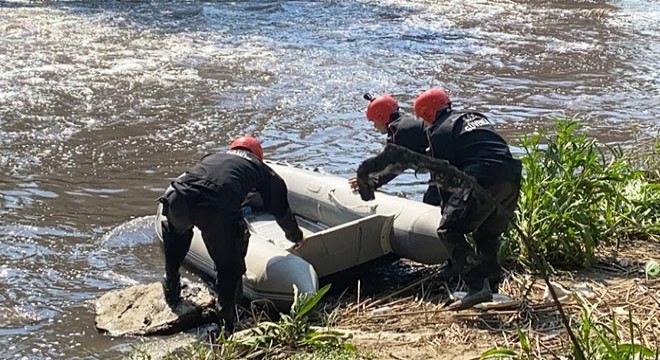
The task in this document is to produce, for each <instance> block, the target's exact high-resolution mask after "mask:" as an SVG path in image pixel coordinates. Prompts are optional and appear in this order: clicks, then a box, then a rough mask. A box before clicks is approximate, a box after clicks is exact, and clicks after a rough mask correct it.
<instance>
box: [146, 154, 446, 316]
mask: <svg viewBox="0 0 660 360" xmlns="http://www.w3.org/2000/svg"><path fill="white" fill-rule="evenodd" d="M268 165H269V166H270V167H271V168H272V169H273V170H274V171H275V172H277V173H278V174H279V175H280V176H281V177H282V178H283V179H284V181H285V182H286V184H287V187H288V189H289V203H290V206H291V209H292V210H293V212H294V213H295V214H296V218H297V220H298V224H299V225H300V227H301V228H302V230H303V233H304V234H305V238H306V239H307V241H306V242H305V244H304V245H303V246H302V247H301V248H300V249H298V250H295V251H294V250H290V249H291V248H292V246H293V245H294V244H293V243H291V242H289V241H288V240H286V238H285V236H284V232H283V231H282V230H281V229H280V228H279V227H278V226H277V224H276V222H275V220H274V218H273V217H272V216H271V215H269V214H266V213H255V214H253V215H249V216H247V220H248V222H249V223H250V232H251V233H252V234H251V235H252V236H251V237H250V244H249V246H248V252H247V256H246V259H245V262H246V266H247V271H246V274H245V275H244V277H243V295H244V296H246V297H247V298H248V299H251V300H258V299H268V300H270V301H272V302H273V303H275V304H276V305H277V306H278V307H279V308H281V309H286V308H287V307H288V306H289V305H290V304H291V302H292V301H293V284H295V285H296V287H297V288H298V290H299V291H300V292H303V293H312V292H315V291H316V290H317V289H318V284H319V278H323V277H326V276H328V275H332V274H336V273H339V272H341V271H344V270H348V269H351V268H354V267H357V266H360V265H363V264H366V263H372V262H373V261H375V260H377V259H379V258H383V257H386V256H392V254H395V255H398V256H400V257H403V258H407V259H411V260H414V261H417V262H421V263H425V264H439V263H442V262H444V261H445V260H447V259H448V258H449V248H448V246H447V245H446V244H444V243H442V242H441V241H440V240H438V237H437V235H436V228H437V226H438V223H439V221H440V209H439V208H437V207H434V206H431V205H427V204H424V203H422V202H419V201H413V200H409V199H405V198H401V197H397V196H393V195H388V194H385V193H381V192H379V193H378V195H377V196H376V200H374V201H370V202H365V201H362V199H360V196H359V195H358V194H357V193H353V192H352V191H351V189H350V187H349V185H348V182H347V180H346V179H344V178H340V177H337V176H332V175H328V174H323V173H320V172H317V171H312V170H306V169H302V168H298V167H294V166H290V165H283V164H277V163H270V162H268ZM161 210H162V208H161V207H160V206H159V208H158V213H157V217H156V232H157V233H158V237H159V238H160V239H161V240H162V233H161V226H160V224H161V222H162V221H163V220H164V219H163V216H162V214H161ZM186 261H187V262H188V263H189V264H190V265H192V266H193V267H194V268H195V269H197V270H199V271H202V272H203V273H205V274H208V275H210V276H213V277H214V276H215V270H214V265H213V261H212V260H211V258H210V256H209V254H208V252H207V251H206V248H205V246H204V242H203V240H202V238H201V234H200V232H199V231H198V230H197V229H194V236H193V241H192V244H191V247H190V251H189V253H188V255H187V257H186Z"/></svg>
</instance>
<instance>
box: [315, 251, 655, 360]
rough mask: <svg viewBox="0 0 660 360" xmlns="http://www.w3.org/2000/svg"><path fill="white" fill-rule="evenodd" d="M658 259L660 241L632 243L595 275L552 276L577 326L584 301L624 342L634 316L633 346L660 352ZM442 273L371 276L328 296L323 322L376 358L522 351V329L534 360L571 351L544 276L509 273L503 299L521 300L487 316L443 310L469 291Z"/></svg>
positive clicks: (411, 269) (605, 254)
mask: <svg viewBox="0 0 660 360" xmlns="http://www.w3.org/2000/svg"><path fill="white" fill-rule="evenodd" d="M658 254H660V243H658V242H652V241H633V242H630V243H627V244H625V245H623V246H622V248H620V249H619V250H618V251H616V250H615V249H606V250H603V251H601V252H600V253H599V255H598V256H599V257H598V258H599V262H598V264H597V265H596V266H595V267H594V268H593V269H590V270H584V271H575V272H565V273H560V274H558V275H556V276H553V277H552V281H553V282H556V283H558V284H560V286H561V287H563V288H564V289H566V290H568V291H571V292H574V293H575V294H576V295H577V297H578V298H579V299H575V298H573V297H570V296H568V297H567V298H566V299H565V300H564V301H563V304H564V307H565V310H566V311H567V312H568V314H569V316H570V318H571V321H572V324H573V327H574V328H578V327H579V325H580V313H581V309H582V308H581V307H580V305H579V301H584V302H586V303H588V304H590V306H592V307H593V316H594V319H595V320H601V319H602V321H603V322H604V323H606V324H609V325H611V321H612V320H611V319H612V317H615V318H616V320H617V325H618V327H619V332H620V334H621V336H622V337H623V339H624V341H628V339H627V336H628V329H629V327H628V319H629V316H631V317H632V319H633V322H634V323H635V324H637V327H638V328H637V329H635V334H636V335H635V336H636V337H638V338H637V339H635V340H636V342H638V341H639V340H643V341H644V342H645V343H646V344H647V345H648V346H649V347H650V348H652V349H656V348H657V347H658V346H660V320H659V318H660V316H659V315H658V314H659V313H660V277H656V278H647V277H646V275H645V274H644V270H643V269H644V263H645V262H646V261H647V260H648V259H649V257H653V256H656V257H657V256H658ZM438 269H439V267H438V266H424V265H419V264H413V263H408V262H405V261H401V262H398V263H397V264H396V265H395V266H393V267H389V268H382V269H378V270H372V271H369V272H366V273H364V274H362V275H361V276H360V280H359V281H356V282H355V283H354V284H353V285H354V286H353V287H351V288H344V289H345V290H344V291H342V293H340V294H335V295H333V296H334V298H332V297H331V298H328V300H327V301H326V303H325V309H324V311H323V312H324V313H325V314H326V315H325V321H326V322H327V323H329V324H330V325H332V326H335V327H337V328H340V329H345V330H347V331H348V332H350V333H351V336H352V338H351V339H350V340H349V341H350V342H351V343H353V344H355V345H357V347H358V349H359V350H360V353H361V354H366V355H369V356H371V357H372V358H374V359H424V358H426V359H447V358H454V359H476V358H479V356H480V355H481V354H482V353H483V352H484V351H486V350H488V349H492V348H496V347H506V348H509V349H512V350H514V351H518V352H519V351H520V346H519V337H518V329H519V328H520V329H522V330H523V331H524V333H526V334H527V335H528V337H529V340H530V344H531V348H532V351H533V353H534V356H535V357H538V358H551V357H553V355H559V356H561V355H563V354H568V352H569V351H570V345H569V343H568V337H567V334H566V332H565V331H564V329H563V326H562V323H561V319H560V317H559V313H558V311H557V309H556V307H555V306H554V305H553V303H552V301H549V302H548V301H547V300H546V299H547V293H546V286H545V284H544V282H543V280H542V279H540V277H539V278H534V277H532V276H530V275H520V274H516V273H513V272H510V273H508V274H507V276H506V279H505V281H504V282H503V284H502V286H501V293H503V294H506V295H508V296H510V297H512V298H513V299H514V300H516V301H514V302H513V303H509V304H503V305H502V306H499V307H498V306H494V307H491V308H490V309H488V310H478V309H474V310H464V311H461V312H451V311H446V310H445V309H444V308H445V307H446V305H447V304H448V302H449V301H450V297H449V294H450V292H454V291H460V290H464V285H463V284H461V283H460V282H459V283H454V284H445V283H442V282H439V281H437V280H435V274H436V273H437V271H438ZM358 288H359V292H358ZM544 293H546V294H545V299H544ZM525 294H527V296H525ZM580 299H581V300H580ZM640 334H641V335H640ZM640 336H641V337H643V339H640V338H639V337H640Z"/></svg>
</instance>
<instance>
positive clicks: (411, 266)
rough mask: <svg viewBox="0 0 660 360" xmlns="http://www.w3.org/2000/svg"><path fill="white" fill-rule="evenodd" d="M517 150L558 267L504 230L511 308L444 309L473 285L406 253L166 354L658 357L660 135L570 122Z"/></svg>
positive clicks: (532, 229)
mask: <svg viewBox="0 0 660 360" xmlns="http://www.w3.org/2000/svg"><path fill="white" fill-rule="evenodd" d="M520 145H521V147H522V148H523V149H524V150H525V155H524V156H523V158H522V160H523V163H524V172H525V181H524V184H523V189H522V191H521V199H520V203H519V206H520V207H519V211H518V212H517V215H516V221H517V224H518V225H519V226H520V228H521V229H522V230H523V232H524V233H525V234H526V235H527V236H528V237H530V238H531V240H532V246H533V247H532V249H531V251H533V252H535V253H537V254H539V255H543V257H544V258H545V259H547V261H548V264H549V265H548V268H547V269H540V268H539V264H538V263H535V262H534V261H533V259H532V258H531V257H530V253H529V250H527V249H526V248H525V246H523V244H522V239H521V238H520V234H519V233H516V232H514V231H512V232H510V233H509V234H508V235H507V238H506V242H505V244H504V246H503V247H502V249H501V251H500V258H501V261H502V262H503V263H504V264H506V265H507V269H509V270H508V271H507V277H506V280H505V281H504V283H503V285H502V288H501V291H502V293H504V294H506V295H509V296H511V297H512V298H513V299H515V301H514V302H511V303H508V304H506V305H505V306H500V307H492V308H489V309H486V310H467V311H463V312H458V313H457V312H448V311H445V310H444V307H445V305H446V304H447V302H448V301H449V296H450V293H452V292H454V291H457V290H464V286H463V284H462V283H461V282H456V283H451V284H446V283H443V282H440V281H438V280H437V279H436V278H435V274H437V272H438V269H439V266H424V265H419V264H415V263H411V262H407V261H401V262H398V263H397V264H395V265H394V266H393V267H391V268H387V269H386V268H383V269H375V270H372V271H369V272H368V273H366V274H362V277H361V278H362V280H361V281H360V282H358V283H355V284H354V285H351V286H349V287H348V288H345V289H344V290H343V291H338V290H339V289H335V290H337V292H338V293H332V294H330V293H328V294H325V292H326V291H327V288H324V289H322V290H321V291H320V292H319V293H318V294H317V295H316V296H311V297H301V298H299V301H298V302H297V303H296V304H295V305H294V307H293V308H292V312H291V314H289V315H284V316H281V317H280V318H279V319H278V320H276V321H274V322H273V321H270V320H269V319H268V318H267V317H266V315H265V313H263V312H259V311H258V308H256V307H255V308H253V309H241V311H240V312H241V325H240V328H243V329H249V330H245V331H243V332H242V333H241V335H240V336H237V337H233V338H231V339H220V340H218V341H217V342H214V343H200V344H196V345H194V346H190V347H188V348H185V349H182V350H181V351H180V352H177V353H176V354H170V355H168V356H167V357H166V358H168V359H172V360H176V359H189V358H193V359H233V358H254V359H284V358H286V359H289V358H290V359H298V360H303V359H304V360H311V359H419V358H438V359H443V358H450V357H451V358H456V359H461V358H464V359H469V358H480V357H482V358H498V357H503V358H516V359H537V358H539V359H540V358H580V356H584V358H585V359H590V360H591V359H593V360H596V359H643V358H648V359H658V358H659V357H660V354H659V353H658V348H659V347H660V321H659V320H657V319H658V318H659V317H660V316H658V314H660V277H656V278H648V277H647V276H646V275H645V273H644V270H643V268H644V264H645V262H646V261H647V260H648V259H649V258H653V257H655V258H656V259H657V260H660V242H659V240H660V140H658V139H655V140H654V141H653V142H652V143H649V144H644V145H643V146H642V145H640V146H639V147H637V148H635V149H624V148H621V147H618V146H606V145H604V144H600V143H598V142H597V141H596V140H595V139H593V138H590V137H589V136H588V135H587V134H585V133H584V132H582V129H581V128H580V126H579V122H578V121H576V120H572V119H567V120H558V121H557V125H556V128H555V129H554V130H553V131H550V132H548V133H540V134H534V135H530V136H528V137H526V138H524V139H522V140H521V142H520ZM542 270H546V271H549V272H551V273H552V274H553V275H552V280H553V281H555V282H556V283H558V284H560V287H558V289H559V290H561V288H563V289H566V290H567V291H568V292H569V293H571V295H568V296H566V298H565V299H563V300H562V304H563V307H564V310H565V311H566V313H567V316H568V318H569V321H570V323H571V326H570V327H571V329H572V330H573V332H574V333H575V336H576V342H574V343H571V342H570V341H569V339H568V336H567V331H566V328H565V326H564V325H563V324H562V322H561V318H560V315H559V313H558V311H557V307H556V306H555V304H554V303H553V302H551V301H548V300H547V294H544V293H545V291H546V289H545V285H544V283H543V281H541V280H540V279H539V277H538V274H540V273H541V272H542ZM324 294H325V296H324ZM321 297H323V299H321ZM313 308H314V310H313ZM312 325H315V326H316V327H312ZM576 343H577V347H576Z"/></svg>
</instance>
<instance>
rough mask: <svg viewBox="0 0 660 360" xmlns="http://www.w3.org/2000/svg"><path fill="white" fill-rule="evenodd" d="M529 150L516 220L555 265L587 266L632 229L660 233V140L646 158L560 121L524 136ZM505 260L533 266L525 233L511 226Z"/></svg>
mask: <svg viewBox="0 0 660 360" xmlns="http://www.w3.org/2000/svg"><path fill="white" fill-rule="evenodd" d="M521 146H522V147H523V149H524V150H525V155H524V156H523V158H522V159H521V160H522V161H523V166H524V180H523V184H522V190H521V197H520V201H519V210H518V211H517V213H516V221H517V222H518V224H519V226H520V227H521V229H522V230H523V231H524V232H525V233H526V234H527V235H528V236H529V237H530V238H531V240H532V242H533V246H534V249H535V251H536V252H537V253H538V254H542V255H543V256H545V258H546V259H547V261H548V262H549V263H550V264H551V265H552V266H555V267H563V268H586V267H590V266H591V265H593V264H594V262H595V260H596V259H595V251H596V249H597V248H598V246H600V245H619V242H620V241H621V240H622V239H626V238H628V237H629V236H631V235H634V236H637V237H646V238H658V236H660V191H659V190H660V184H659V183H657V177H656V175H657V168H656V169H652V168H650V169H643V168H641V169H640V167H639V166H640V165H650V166H654V165H653V164H654V162H656V163H655V165H657V156H658V155H659V154H660V142H658V144H656V145H655V148H654V150H653V151H652V153H651V154H648V155H647V158H646V159H641V160H642V161H632V160H630V159H631V158H632V157H630V156H626V154H625V153H624V151H623V150H622V149H621V148H620V147H618V146H606V145H602V144H599V143H598V142H597V141H596V140H595V139H593V138H590V137H588V136H587V135H586V134H585V133H584V132H582V131H581V127H580V124H579V122H578V121H577V120H575V119H564V120H557V123H556V134H554V135H547V134H545V133H538V134H533V135H530V136H526V137H525V138H523V139H522V142H521ZM508 240H509V241H507V242H506V244H505V246H504V247H503V249H502V251H501V257H502V260H503V261H504V262H505V263H506V262H509V263H510V262H512V261H513V262H521V263H522V264H524V265H526V266H530V265H531V261H530V257H529V254H528V253H526V251H525V248H524V247H523V246H522V245H521V239H520V237H519V235H518V234H516V233H515V232H510V234H509V237H508Z"/></svg>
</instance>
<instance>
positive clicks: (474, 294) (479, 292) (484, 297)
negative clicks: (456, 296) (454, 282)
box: [448, 279, 493, 311]
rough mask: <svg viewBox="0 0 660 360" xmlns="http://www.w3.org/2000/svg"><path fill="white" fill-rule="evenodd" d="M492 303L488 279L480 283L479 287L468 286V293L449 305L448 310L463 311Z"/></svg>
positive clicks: (475, 285)
mask: <svg viewBox="0 0 660 360" xmlns="http://www.w3.org/2000/svg"><path fill="white" fill-rule="evenodd" d="M489 301H493V292H492V290H491V288H490V284H489V281H488V279H484V280H483V281H481V285H477V284H476V283H475V284H474V285H472V286H468V293H467V295H465V297H463V298H462V299H461V300H459V301H456V302H454V303H453V304H451V305H449V307H448V309H449V310H456V311H458V310H465V309H469V308H471V307H473V306H475V305H477V304H481V303H484V302H489Z"/></svg>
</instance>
